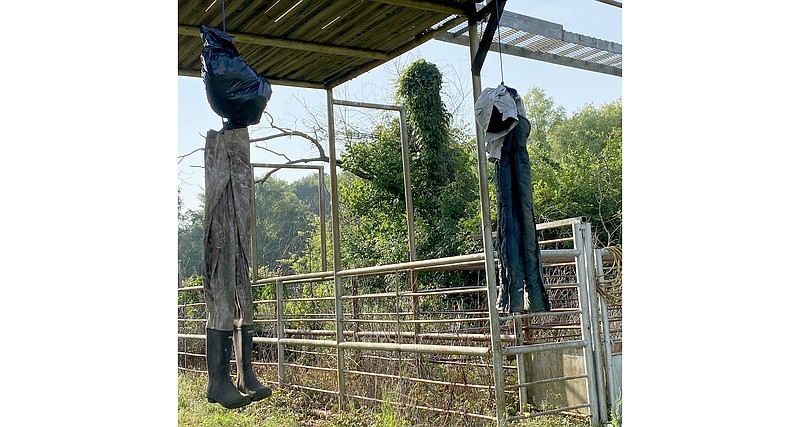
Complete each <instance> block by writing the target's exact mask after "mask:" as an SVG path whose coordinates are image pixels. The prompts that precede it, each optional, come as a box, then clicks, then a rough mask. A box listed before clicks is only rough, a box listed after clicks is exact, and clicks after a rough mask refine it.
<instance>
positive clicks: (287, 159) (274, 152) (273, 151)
mask: <svg viewBox="0 0 800 427" xmlns="http://www.w3.org/2000/svg"><path fill="white" fill-rule="evenodd" d="M253 146H254V147H256V148H260V149H262V150H264V151H268V152H270V153H272V154H274V155H276V156H281V157H283V158H284V159H286V161H288V162H291V161H292V159H290V158H289V157H288V156H287V155H286V154H283V153H279V152H277V151H275V150H270V149H269V148H267V147H259V146H258V145H253Z"/></svg>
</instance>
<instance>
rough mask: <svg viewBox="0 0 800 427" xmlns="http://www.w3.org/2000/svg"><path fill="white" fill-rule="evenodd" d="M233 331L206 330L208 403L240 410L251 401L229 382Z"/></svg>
mask: <svg viewBox="0 0 800 427" xmlns="http://www.w3.org/2000/svg"><path fill="white" fill-rule="evenodd" d="M232 335H233V331H218V330H216V329H206V366H208V389H206V398H207V399H208V402H209V403H219V404H220V405H222V406H224V407H226V408H228V409H234V408H241V407H242V406H245V405H247V404H249V403H250V402H251V401H252V400H251V399H250V396H246V395H243V394H241V393H239V390H236V387H234V386H233V383H232V382H231V374H230V362H231V337H232Z"/></svg>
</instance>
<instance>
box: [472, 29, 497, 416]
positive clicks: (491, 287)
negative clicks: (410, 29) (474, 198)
mask: <svg viewBox="0 0 800 427" xmlns="http://www.w3.org/2000/svg"><path fill="white" fill-rule="evenodd" d="M469 40H470V46H469V53H470V60H474V59H475V54H476V52H477V48H478V23H477V22H476V21H473V20H470V22H469ZM475 74H476V73H473V76H472V95H473V101H477V100H478V97H479V96H480V93H481V76H480V73H477V75H475ZM475 131H476V139H477V143H478V144H477V145H478V183H479V184H480V196H481V224H482V225H483V254H484V262H485V265H486V288H487V289H486V294H487V299H488V305H489V330H490V332H491V335H492V372H493V374H494V375H493V377H494V398H495V411H496V417H497V425H498V426H500V427H505V426H506V396H505V392H504V391H503V390H504V388H505V373H504V372H503V354H502V345H501V344H502V343H501V342H500V318H499V316H498V313H497V306H496V303H497V276H496V274H495V269H494V247H493V244H492V243H493V242H492V220H491V216H490V215H491V214H490V210H489V178H488V174H487V172H486V168H487V166H486V145H485V142H484V140H483V136H482V135H481V132H480V129H478V127H477V124H476V127H475Z"/></svg>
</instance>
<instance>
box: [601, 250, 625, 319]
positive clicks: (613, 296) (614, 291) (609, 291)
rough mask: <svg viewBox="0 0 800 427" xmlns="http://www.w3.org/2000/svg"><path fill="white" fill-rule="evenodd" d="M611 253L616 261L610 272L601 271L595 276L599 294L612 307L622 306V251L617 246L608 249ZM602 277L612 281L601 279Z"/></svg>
mask: <svg viewBox="0 0 800 427" xmlns="http://www.w3.org/2000/svg"><path fill="white" fill-rule="evenodd" d="M606 249H607V250H608V251H609V252H611V256H613V257H614V260H613V261H612V263H611V267H610V268H609V269H608V270H605V271H606V272H604V271H599V272H597V274H596V275H595V277H596V278H597V279H596V282H597V283H596V286H595V287H596V288H597V292H598V293H599V294H600V295H602V296H603V298H605V299H606V301H607V302H608V304H610V305H622V249H620V248H618V247H616V246H609V247H607V248H606ZM600 276H603V277H609V276H612V277H611V278H610V279H600Z"/></svg>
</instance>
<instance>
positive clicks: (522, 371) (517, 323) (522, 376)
mask: <svg viewBox="0 0 800 427" xmlns="http://www.w3.org/2000/svg"><path fill="white" fill-rule="evenodd" d="M522 334H523V328H522V319H520V318H519V317H516V318H514V343H515V344H516V345H525V340H524V339H523V336H522ZM527 356H528V355H526V354H518V355H517V383H518V384H525V383H527V382H528V375H527V367H526V366H525V365H526V364H525V358H526V357H527ZM517 391H518V392H519V412H520V413H522V412H525V411H526V410H527V408H526V405H527V404H528V388H527V387H520V388H519V390H517Z"/></svg>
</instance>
